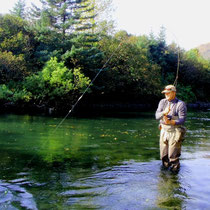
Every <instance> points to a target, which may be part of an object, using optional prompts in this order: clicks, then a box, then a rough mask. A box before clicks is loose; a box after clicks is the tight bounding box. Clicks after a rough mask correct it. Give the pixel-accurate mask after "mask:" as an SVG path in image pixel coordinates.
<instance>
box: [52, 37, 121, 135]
mask: <svg viewBox="0 0 210 210" xmlns="http://www.w3.org/2000/svg"><path fill="white" fill-rule="evenodd" d="M123 41H124V40H122V41H121V42H120V43H119V45H118V46H117V48H116V49H115V50H114V52H113V53H112V54H111V56H110V57H109V58H108V59H107V61H106V62H105V63H104V65H103V66H102V68H101V69H100V70H99V71H98V73H97V74H96V76H95V77H94V78H93V79H92V81H91V82H90V84H89V85H88V86H87V88H86V89H85V90H84V92H83V93H82V94H81V96H80V97H79V98H78V99H77V101H76V102H75V103H74V105H73V106H72V108H71V109H70V110H69V111H68V113H67V114H66V116H65V117H64V118H63V119H62V120H61V122H60V123H59V124H58V125H57V126H56V128H55V130H54V131H53V133H55V132H56V130H57V129H58V128H59V127H60V126H61V125H62V124H63V122H64V121H65V120H66V118H67V117H68V116H69V115H70V114H71V113H72V111H73V110H74V108H75V107H76V106H77V104H78V103H79V101H80V100H81V99H82V98H83V96H84V95H85V93H86V92H87V91H88V89H89V88H90V86H91V85H92V84H93V82H94V81H95V80H96V78H97V77H98V76H99V74H100V73H101V72H102V71H103V69H104V68H105V67H106V65H107V64H108V63H109V61H110V60H111V59H112V57H113V56H114V54H115V53H116V52H117V50H118V49H119V48H120V47H121V45H122V43H123Z"/></svg>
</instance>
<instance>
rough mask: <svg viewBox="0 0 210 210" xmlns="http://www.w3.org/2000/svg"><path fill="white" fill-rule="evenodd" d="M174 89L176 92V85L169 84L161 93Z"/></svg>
mask: <svg viewBox="0 0 210 210" xmlns="http://www.w3.org/2000/svg"><path fill="white" fill-rule="evenodd" d="M172 91H174V92H176V87H175V86H174V85H167V86H165V88H164V90H163V91H162V92H161V93H170V92H172Z"/></svg>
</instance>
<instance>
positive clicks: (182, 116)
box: [175, 101, 187, 125]
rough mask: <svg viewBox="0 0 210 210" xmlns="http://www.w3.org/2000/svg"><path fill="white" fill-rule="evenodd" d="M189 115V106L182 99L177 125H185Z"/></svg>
mask: <svg viewBox="0 0 210 210" xmlns="http://www.w3.org/2000/svg"><path fill="white" fill-rule="evenodd" d="M186 117H187V107H186V105H185V103H184V102H183V101H182V102H181V104H180V105H179V107H178V119H177V120H175V123H176V125H183V124H184V122H185V120H186Z"/></svg>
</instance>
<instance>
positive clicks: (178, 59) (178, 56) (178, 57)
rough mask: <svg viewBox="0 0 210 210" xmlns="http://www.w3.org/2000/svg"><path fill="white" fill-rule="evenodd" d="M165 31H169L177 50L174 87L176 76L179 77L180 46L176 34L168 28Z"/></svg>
mask: <svg viewBox="0 0 210 210" xmlns="http://www.w3.org/2000/svg"><path fill="white" fill-rule="evenodd" d="M167 31H169V32H170V33H171V35H172V36H173V37H174V38H175V40H176V42H175V43H176V44H177V46H178V50H177V69H176V77H175V80H174V83H173V85H174V86H175V87H177V83H178V78H179V69H180V47H179V42H178V39H177V37H176V35H175V34H174V33H173V32H172V31H171V30H169V29H167Z"/></svg>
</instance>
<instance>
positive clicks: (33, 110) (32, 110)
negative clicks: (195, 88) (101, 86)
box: [0, 101, 210, 116]
mask: <svg viewBox="0 0 210 210" xmlns="http://www.w3.org/2000/svg"><path fill="white" fill-rule="evenodd" d="M157 105H158V103H156V104H149V103H147V104H146V103H145V104H139V103H130V104H128V103H103V104H101V103H98V104H96V103H81V104H78V105H77V106H76V107H75V108H74V109H73V113H72V114H73V115H90V114H91V115H92V114H102V113H108V112H110V113H113V112H144V111H155V110H156V108H157ZM72 107H73V106H72ZM72 107H66V108H61V109H55V108H54V107H47V106H44V105H42V106H38V105H35V104H33V105H31V104H30V105H25V104H19V105H16V104H13V103H6V104H1V105H0V113H16V114H38V115H58V116H59V115H60V116H63V115H65V114H67V113H68V112H69V111H70V110H71V109H72ZM187 108H188V109H189V110H210V103H206V102H200V101H198V102H196V103H188V104H187Z"/></svg>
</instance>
